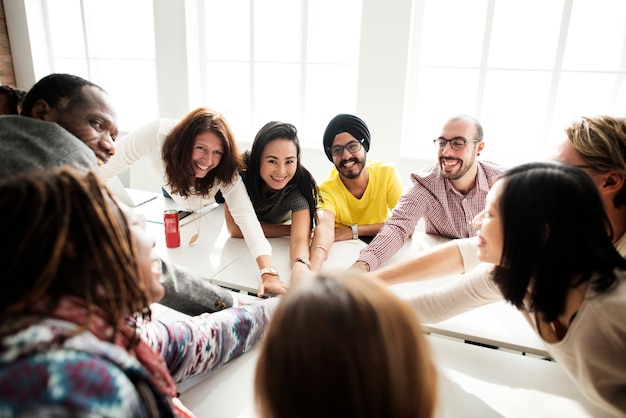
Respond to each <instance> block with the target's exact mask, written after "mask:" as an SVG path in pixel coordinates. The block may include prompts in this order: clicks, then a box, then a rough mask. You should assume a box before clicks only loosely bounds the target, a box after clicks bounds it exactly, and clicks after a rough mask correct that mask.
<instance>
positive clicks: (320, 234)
mask: <svg viewBox="0 0 626 418" xmlns="http://www.w3.org/2000/svg"><path fill="white" fill-rule="evenodd" d="M370 142H371V137H370V131H369V129H368V128H367V125H366V124H365V122H363V120H361V119H360V118H358V117H356V116H353V115H348V114H340V115H337V116H335V117H334V118H333V119H332V120H331V121H330V123H329V124H328V126H327V127H326V131H325V132H324V139H323V143H324V151H325V152H326V156H327V157H328V159H329V160H330V161H331V162H332V163H333V164H334V165H335V168H334V169H333V170H332V171H331V173H330V176H329V177H328V179H326V180H325V181H324V182H323V183H322V184H320V186H319V191H320V196H321V200H322V201H321V202H320V203H319V204H318V220H317V225H316V227H315V233H314V236H313V242H312V244H311V253H310V254H311V255H310V257H311V269H312V270H313V271H319V269H320V268H321V265H322V263H323V262H324V260H325V258H326V256H327V255H328V250H329V249H330V247H331V246H332V244H333V242H334V241H343V240H349V239H355V240H356V239H359V238H360V239H363V240H367V241H369V239H371V237H373V236H374V235H376V233H377V232H378V231H379V229H380V228H381V227H382V225H383V223H384V222H385V220H386V219H387V218H388V217H389V214H390V213H391V210H392V209H393V208H394V206H395V205H396V203H398V199H399V198H400V195H401V194H402V181H401V180H400V176H399V174H398V171H397V170H396V168H395V167H394V166H393V165H391V164H389V163H386V162H383V161H371V160H366V155H367V152H368V151H369V149H370ZM368 237H369V239H368Z"/></svg>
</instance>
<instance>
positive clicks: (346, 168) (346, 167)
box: [332, 132, 365, 179]
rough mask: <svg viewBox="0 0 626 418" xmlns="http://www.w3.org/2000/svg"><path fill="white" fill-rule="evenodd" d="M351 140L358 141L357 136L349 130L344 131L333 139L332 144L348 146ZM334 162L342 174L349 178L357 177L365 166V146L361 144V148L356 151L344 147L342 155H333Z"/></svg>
mask: <svg viewBox="0 0 626 418" xmlns="http://www.w3.org/2000/svg"><path fill="white" fill-rule="evenodd" d="M350 142H358V141H357V139H356V138H355V137H353V136H352V135H351V134H349V133H348V132H342V133H340V134H337V136H335V139H334V140H333V143H332V146H337V145H341V146H346V145H347V144H348V143H350ZM332 157H333V164H335V168H336V169H337V171H338V172H339V174H340V175H342V176H344V177H346V178H349V179H356V178H358V177H359V176H360V175H361V172H362V171H363V169H364V168H365V148H364V147H363V146H361V148H360V149H359V150H358V151H356V152H350V151H348V149H347V148H344V149H343V153H342V154H341V155H338V156H335V155H333V156H332Z"/></svg>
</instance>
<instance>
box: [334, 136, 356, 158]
mask: <svg viewBox="0 0 626 418" xmlns="http://www.w3.org/2000/svg"><path fill="white" fill-rule="evenodd" d="M364 140H365V138H363V139H359V140H358V141H350V142H348V143H347V144H346V145H333V146H332V147H328V148H326V150H328V151H330V153H331V154H332V155H333V156H334V157H339V156H340V155H343V150H344V149H347V150H348V152H352V153H355V152H357V151H359V150H361V144H362V143H363V141H364Z"/></svg>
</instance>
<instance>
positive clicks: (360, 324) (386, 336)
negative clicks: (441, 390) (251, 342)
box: [255, 270, 438, 418]
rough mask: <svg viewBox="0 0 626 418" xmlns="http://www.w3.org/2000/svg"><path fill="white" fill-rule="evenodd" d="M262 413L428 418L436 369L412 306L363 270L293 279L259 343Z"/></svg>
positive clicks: (276, 417) (278, 417)
mask: <svg viewBox="0 0 626 418" xmlns="http://www.w3.org/2000/svg"><path fill="white" fill-rule="evenodd" d="M262 344H263V345H262V348H261V352H260V355H259V359H258V363H257V370H256V377H255V395H256V396H255V397H256V404H257V410H258V413H259V416H260V417H261V418H269V417H271V418H283V417H284V418H292V417H299V418H309V417H310V418H313V417H315V418H318V417H325V418H333V417H336V418H351V417H354V418H357V417H358V418H374V417H380V418H382V417H415V418H417V417H424V418H428V417H432V416H433V413H434V411H435V409H436V405H437V387H438V385H437V382H438V378H437V372H436V368H435V366H434V365H433V363H432V360H431V356H430V347H429V345H428V343H427V341H426V338H425V337H424V332H423V329H422V327H421V325H420V322H419V320H418V318H417V316H416V315H415V312H413V310H412V309H411V307H410V306H409V305H408V304H406V303H404V302H403V301H402V300H400V299H399V298H398V297H397V296H396V295H395V294H394V293H393V292H391V291H390V290H389V289H387V288H385V287H384V286H383V285H382V284H381V283H380V282H378V281H377V280H375V279H372V278H371V277H368V276H367V275H366V274H365V273H362V272H357V271H353V270H350V271H341V272H334V273H329V272H325V273H321V274H319V275H316V276H307V277H306V278H303V279H302V280H298V281H297V282H296V283H295V284H294V286H293V287H292V288H291V289H290V290H289V292H288V293H287V295H286V296H284V300H283V301H282V302H281V304H280V306H279V307H278V309H277V310H276V313H275V316H274V317H273V319H272V322H271V324H270V326H269V330H268V333H267V335H266V337H265V339H264V341H263V343H262Z"/></svg>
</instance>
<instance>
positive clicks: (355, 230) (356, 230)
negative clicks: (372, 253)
mask: <svg viewBox="0 0 626 418" xmlns="http://www.w3.org/2000/svg"><path fill="white" fill-rule="evenodd" d="M350 228H352V239H359V224H352V225H350Z"/></svg>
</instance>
